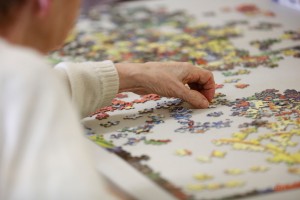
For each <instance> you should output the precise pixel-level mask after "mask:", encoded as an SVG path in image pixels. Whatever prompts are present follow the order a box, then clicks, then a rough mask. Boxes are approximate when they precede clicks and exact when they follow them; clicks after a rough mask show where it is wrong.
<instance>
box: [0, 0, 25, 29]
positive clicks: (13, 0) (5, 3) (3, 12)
mask: <svg viewBox="0 0 300 200" xmlns="http://www.w3.org/2000/svg"><path fill="white" fill-rule="evenodd" d="M25 2H26V0H0V25H3V24H7V23H9V21H10V18H11V17H13V11H14V9H15V8H17V7H19V6H21V5H23V4H24V3H25Z"/></svg>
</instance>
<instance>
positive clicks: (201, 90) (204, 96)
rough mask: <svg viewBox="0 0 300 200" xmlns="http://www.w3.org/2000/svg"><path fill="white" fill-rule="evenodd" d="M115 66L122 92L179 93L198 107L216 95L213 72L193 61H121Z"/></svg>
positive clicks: (172, 94) (207, 103)
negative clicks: (136, 62)
mask: <svg viewBox="0 0 300 200" xmlns="http://www.w3.org/2000/svg"><path fill="white" fill-rule="evenodd" d="M115 66H116V68H117V71H118V73H119V78H120V90H119V91H120V92H125V91H126V92H134V93H137V94H150V93H154V94H158V95H161V96H165V97H177V98H181V99H183V100H185V101H187V102H188V103H190V104H191V105H192V106H194V107H196V108H207V107H208V106H209V102H210V101H211V100H212V99H213V97H214V93H215V81H214V77H213V74H212V73H211V72H210V71H208V70H204V69H200V68H198V67H195V66H193V65H192V64H190V63H183V62H148V63H143V64H132V63H118V64H116V65H115ZM187 85H188V86H189V87H187Z"/></svg>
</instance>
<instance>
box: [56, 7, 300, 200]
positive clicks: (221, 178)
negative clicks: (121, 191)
mask: <svg viewBox="0 0 300 200" xmlns="http://www.w3.org/2000/svg"><path fill="white" fill-rule="evenodd" d="M215 9H216V11H206V12H203V13H202V16H203V19H202V21H204V20H208V21H209V20H212V21H213V20H214V18H218V19H219V21H221V20H220V19H223V18H224V19H228V20H226V21H221V22H222V23H221V24H220V22H219V23H218V25H215V24H214V23H212V24H210V25H208V24H204V23H199V22H198V21H199V19H198V18H195V17H194V16H193V15H191V14H189V13H188V11H187V10H168V9H166V7H159V8H157V7H155V8H151V7H145V6H143V7H129V8H128V9H124V8H118V7H114V8H109V9H108V10H101V14H99V12H96V15H95V12H93V15H92V16H90V18H88V19H85V23H86V22H88V24H89V25H90V26H89V28H88V29H85V30H84V31H82V30H81V31H77V32H75V33H74V34H73V35H71V36H70V38H69V40H68V41H67V43H66V44H65V46H64V47H63V48H62V49H61V50H59V51H56V52H53V54H52V55H51V56H50V58H51V59H52V60H53V61H54V62H58V61H62V60H77V61H86V60H95V61H97V60H105V59H111V60H113V61H115V62H146V61H168V60H172V61H184V62H191V63H193V64H195V65H197V66H199V67H202V68H205V69H208V70H211V71H213V72H214V75H215V80H216V83H217V84H216V95H215V98H214V100H213V102H212V104H211V105H210V107H209V108H208V109H202V110H196V109H193V108H191V107H190V106H189V105H188V104H187V103H185V102H182V100H180V99H175V98H165V97H160V96H158V95H156V94H148V95H143V96H139V95H136V94H133V93H122V94H118V95H117V96H116V98H115V99H114V100H113V101H112V105H110V106H108V107H105V108H101V109H99V110H98V111H95V112H94V113H92V114H91V116H90V117H89V118H87V119H85V123H84V124H85V126H86V128H87V130H88V131H87V137H88V138H90V139H91V140H92V141H94V142H95V143H96V144H98V145H100V146H101V147H103V148H105V149H107V150H108V151H110V152H112V153H113V154H115V155H116V156H118V157H120V158H122V159H123V160H124V161H125V162H127V163H128V165H131V166H132V167H133V168H135V169H136V170H137V172H138V173H142V174H144V175H145V176H146V177H148V178H149V180H151V181H153V182H155V183H156V184H158V185H159V186H160V187H161V188H162V189H163V190H166V191H168V192H169V193H170V194H172V195H173V196H174V198H177V199H233V198H240V197H248V196H256V195H257V196H258V195H263V194H269V193H276V192H280V191H286V190H293V189H299V188H300V181H299V174H300V172H299V171H300V151H299V150H300V144H299V141H300V137H299V136H300V88H299V81H298V80H299V79H298V74H300V68H299V67H297V66H298V65H299V62H300V60H299V57H300V46H298V45H299V44H300V26H299V27H294V29H287V30H285V24H282V23H280V22H278V21H280V20H276V19H277V16H276V13H275V12H273V11H271V10H268V9H263V8H260V6H259V5H254V4H236V6H231V7H228V6H224V5H223V6H220V7H219V8H217V7H215ZM230 16H231V17H230ZM237 17H238V19H242V20H236V19H237ZM258 18H259V19H260V20H262V21H260V20H257V19H258ZM103 21H108V22H109V24H110V25H109V26H108V25H107V22H106V23H103ZM274 30H276V31H275V33H278V35H274V33H273V32H274ZM253 32H256V34H260V33H261V32H265V33H268V32H270V33H271V32H272V33H273V34H272V38H263V37H262V38H257V39H256V40H253V39H252V38H251V36H252V33H253ZM236 40H241V41H243V43H247V44H248V47H249V48H252V49H253V48H254V49H257V51H254V52H258V53H256V54H253V53H251V52H252V51H250V50H247V49H246V48H245V47H244V46H236ZM290 43H293V45H292V46H286V44H290ZM297 44H298V45H297ZM276 45H282V46H280V47H283V46H284V48H278V49H275V48H274V47H276ZM277 47H278V46H277ZM116 170H120V169H116ZM108 176H109V175H108ZM131 181H134V180H131ZM120 184H122V183H120ZM123 184H126V183H123ZM149 191H151V188H149ZM150 193H151V192H150Z"/></svg>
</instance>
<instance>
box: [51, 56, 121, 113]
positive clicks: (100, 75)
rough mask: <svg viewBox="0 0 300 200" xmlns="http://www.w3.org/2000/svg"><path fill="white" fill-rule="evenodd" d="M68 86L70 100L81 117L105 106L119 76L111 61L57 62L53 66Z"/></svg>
mask: <svg viewBox="0 0 300 200" xmlns="http://www.w3.org/2000/svg"><path fill="white" fill-rule="evenodd" d="M55 70H56V71H57V72H58V73H59V75H60V77H61V78H62V79H63V81H64V83H65V84H66V85H67V86H68V89H69V94H70V96H71V98H72V102H73V103H74V104H75V106H76V107H77V109H78V110H79V111H80V115H81V116H82V117H85V116H87V115H88V114H90V113H92V112H94V111H95V110H97V109H99V108H101V107H103V106H107V105H109V104H110V102H111V100H112V99H113V98H114V97H115V95H116V94H117V92H118V89H119V77H118V73H117V70H116V68H115V66H114V64H113V63H112V62H111V61H108V60H107V61H103V62H84V63H66V62H64V63H59V64H58V65H56V66H55Z"/></svg>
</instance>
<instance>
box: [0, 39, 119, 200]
mask: <svg viewBox="0 0 300 200" xmlns="http://www.w3.org/2000/svg"><path fill="white" fill-rule="evenodd" d="M118 88H119V80H118V74H117V71H116V69H115V67H114V65H113V63H112V62H111V61H104V62H98V63H92V62H88V63H81V64H79V63H75V64H72V63H61V64H59V65H57V66H56V67H55V69H53V68H51V67H50V66H48V65H47V64H46V63H45V62H44V58H43V57H42V56H41V55H40V54H39V53H37V52H35V51H33V50H30V49H26V48H22V47H16V46H13V45H11V44H8V43H7V42H5V41H4V40H0V199H1V200H19V199H20V200H21V199H22V200H48V199H49V200H50V199H51V200H54V199H55V200H60V199H66V200H71V199H72V200H77V199H78V200H79V199H88V200H92V199H97V200H99V199H111V198H112V197H111V196H109V194H108V192H106V190H105V185H104V182H103V181H102V179H101V177H100V176H99V174H98V173H97V171H96V169H95V164H94V161H93V160H92V159H91V156H90V153H89V150H88V147H87V146H86V140H85V138H84V136H83V131H82V128H81V126H80V118H79V114H78V112H80V115H81V116H86V115H87V114H89V113H91V112H92V111H95V110H96V109H97V108H100V107H101V106H104V105H107V104H109V102H110V101H111V100H112V98H113V97H114V96H115V94H116V93H117V91H118ZM70 97H71V98H70ZM71 101H73V102H74V103H72V102H71ZM104 162H105V161H104Z"/></svg>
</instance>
